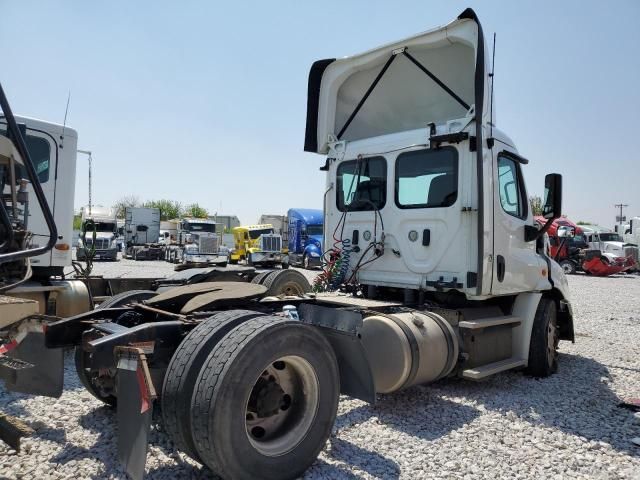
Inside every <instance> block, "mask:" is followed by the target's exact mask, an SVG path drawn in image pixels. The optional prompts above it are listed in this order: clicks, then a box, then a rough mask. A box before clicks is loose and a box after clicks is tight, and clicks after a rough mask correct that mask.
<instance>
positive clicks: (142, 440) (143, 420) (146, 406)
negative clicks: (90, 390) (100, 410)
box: [115, 347, 156, 480]
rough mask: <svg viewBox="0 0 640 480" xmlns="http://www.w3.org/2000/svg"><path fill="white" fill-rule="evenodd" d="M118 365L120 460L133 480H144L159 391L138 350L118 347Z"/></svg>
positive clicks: (116, 353) (140, 351)
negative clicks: (154, 408) (150, 431)
mask: <svg viewBox="0 0 640 480" xmlns="http://www.w3.org/2000/svg"><path fill="white" fill-rule="evenodd" d="M115 355H116V358H117V362H118V382H117V386H118V414H117V416H118V460H119V461H120V463H121V464H122V465H123V466H124V469H125V471H126V472H127V473H128V474H129V476H130V477H131V478H132V479H133V480H141V479H142V478H143V477H144V467H145V463H146V460H147V447H148V443H149V430H150V428H151V419H152V416H153V401H154V400H155V398H156V391H155V388H154V386H153V382H152V380H151V375H150V373H149V367H148V365H147V357H146V355H145V354H144V353H143V352H142V350H141V349H139V348H135V347H116V349H115Z"/></svg>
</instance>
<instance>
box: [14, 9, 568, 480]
mask: <svg viewBox="0 0 640 480" xmlns="http://www.w3.org/2000/svg"><path fill="white" fill-rule="evenodd" d="M487 58H488V54H487V50H486V45H485V41H484V35H483V31H482V27H481V25H480V23H479V21H478V19H477V17H476V15H475V13H474V12H473V11H472V10H471V9H467V10H465V11H464V12H463V13H462V14H461V15H460V16H459V17H458V18H456V19H455V20H454V21H453V22H451V23H449V24H448V25H446V26H443V27H439V28H436V29H434V30H431V31H428V32H426V33H422V34H419V35H416V36H413V37H410V38H407V39H404V40H401V41H398V42H394V43H392V44H388V45H385V46H382V47H379V48H376V49H374V50H370V51H368V52H366V53H364V54H361V55H357V56H353V57H345V58H341V59H339V60H335V59H327V60H321V61H318V62H315V63H314V64H313V66H312V67H311V71H310V74H309V83H308V100H307V128H306V138H305V150H306V151H309V152H315V153H318V154H321V155H323V156H324V160H325V166H324V167H323V169H324V171H325V172H326V178H327V189H326V194H325V197H324V217H325V221H324V225H325V234H324V244H325V245H327V246H332V250H331V251H330V252H329V254H328V258H327V268H326V270H325V271H324V272H323V275H324V276H325V277H326V280H327V282H326V284H327V285H328V286H329V288H330V289H333V288H340V289H342V290H346V291H351V292H353V293H355V295H353V296H345V295H341V296H335V295H333V294H331V293H328V294H320V295H318V296H317V297H313V298H312V297H305V296H299V295H298V296H297V297H285V298H281V297H274V296H268V297H265V296H264V295H265V293H266V289H267V288H270V287H272V286H273V285H274V284H275V283H280V284H282V285H287V284H288V283H289V282H291V281H292V279H293V277H294V276H295V275H296V274H299V273H298V272H295V271H292V270H278V271H274V272H271V273H267V274H265V275H258V276H257V277H255V279H254V280H255V282H254V283H238V282H232V283H227V284H221V283H213V284H209V285H206V284H198V285H188V286H185V287H179V288H176V289H172V290H167V291H164V292H162V293H160V294H158V293H157V292H150V291H132V292H126V293H124V294H123V295H122V296H120V297H118V298H116V297H114V298H113V299H112V301H110V303H109V305H108V307H110V308H101V309H98V310H94V311H92V312H88V313H86V314H83V315H78V316H75V317H72V318H68V319H62V320H57V321H53V322H50V323H47V328H46V331H45V333H44V335H43V336H44V344H40V345H38V343H37V342H34V343H33V345H32V347H31V350H30V353H34V352H36V351H48V350H51V349H54V350H56V349H57V350H62V348H64V347H71V346H75V347H76V358H77V359H78V374H79V376H80V378H81V380H82V381H83V383H84V385H85V386H86V388H87V389H88V390H89V391H90V392H91V393H92V394H93V395H95V396H96V397H97V398H99V399H101V400H102V401H104V402H105V403H110V404H116V403H117V409H118V415H117V418H118V421H119V428H118V435H119V438H118V456H119V458H120V460H121V461H122V462H123V463H124V464H125V468H126V470H127V472H128V473H129V474H130V475H131V476H132V478H134V479H138V478H141V477H142V476H143V475H144V466H145V457H146V452H147V445H146V444H147V441H148V432H149V429H150V425H151V418H152V413H153V408H154V403H157V404H160V405H161V407H162V408H161V412H162V421H163V429H164V430H165V431H167V432H168V434H169V435H170V436H171V438H172V439H173V442H174V445H175V446H176V448H178V449H179V450H181V451H183V452H185V453H186V454H188V455H190V456H191V457H193V458H195V459H197V460H198V461H199V462H200V463H202V464H204V465H206V466H208V467H209V468H211V469H212V470H213V471H215V472H216V473H217V474H218V475H220V476H221V477H222V478H225V479H253V478H265V479H287V478H296V477H298V476H300V475H301V474H302V473H303V472H304V471H305V469H307V468H308V467H309V466H310V465H311V464H312V463H313V462H314V461H315V460H316V457H317V455H318V453H319V452H320V451H321V450H322V449H323V448H324V447H325V445H326V441H327V439H328V437H329V435H330V433H331V430H332V428H333V423H334V420H335V418H336V413H337V407H338V401H339V396H340V394H341V393H342V394H344V395H349V396H352V397H356V398H359V399H362V400H364V401H367V402H371V403H373V402H375V401H376V398H377V395H379V394H392V393H393V392H396V391H398V390H401V389H405V388H410V387H412V386H414V385H417V384H427V383H430V382H433V381H436V380H438V379H440V378H443V377H448V376H457V377H461V378H464V379H469V380H480V379H484V378H488V377H490V376H492V375H495V374H497V373H499V372H502V371H505V370H512V369H524V370H526V371H527V372H528V373H529V374H530V375H533V376H536V377H545V376H548V375H551V374H552V373H554V372H555V371H556V368H557V366H558V343H559V341H560V340H568V341H573V340H574V329H573V314H572V309H571V304H570V301H569V294H568V286H567V281H566V278H565V276H564V273H563V270H562V268H561V267H560V266H559V265H558V264H557V263H556V262H555V261H553V259H551V258H549V256H548V254H547V253H546V250H545V248H544V242H543V235H544V233H545V231H546V230H547V229H548V228H549V227H550V226H551V223H552V222H553V220H554V219H555V218H558V217H559V216H560V214H561V196H562V180H561V177H560V176H559V175H557V174H549V175H547V177H546V179H545V195H544V202H543V203H544V206H543V209H544V217H545V219H547V223H546V224H545V225H544V226H543V227H542V228H540V229H539V228H537V227H535V226H534V221H533V216H532V212H531V211H530V207H529V204H528V200H527V199H528V196H527V190H526V187H525V182H524V171H525V169H526V164H527V163H528V162H527V160H526V158H525V157H524V156H522V155H521V154H520V153H519V152H518V151H517V149H516V147H515V145H514V142H513V141H512V140H511V139H510V138H509V137H508V136H507V135H506V134H504V133H503V132H502V131H500V130H498V129H497V128H496V126H495V120H494V118H493V108H492V105H491V98H492V95H491V91H490V86H491V82H490V75H489V70H488V68H487ZM361 294H364V297H363V295H361ZM34 322H36V325H37V324H38V322H40V323H42V320H33V319H32V320H31V323H24V322H23V323H18V322H16V323H15V324H14V326H13V327H12V329H11V332H13V333H11V334H10V335H9V336H8V340H9V341H12V339H14V338H17V335H20V334H21V333H23V332H25V331H26V329H27V328H33V325H34ZM25 325H27V326H25ZM38 348H39V349H40V350H38ZM33 358H37V356H36V355H35V354H34V357H33ZM36 364H38V362H36ZM38 366H40V364H38V365H36V367H38ZM34 368H35V367H34ZM41 368H44V367H42V366H41ZM49 368H53V367H49ZM56 368H57V369H58V370H59V371H58V370H56V375H57V376H56V375H52V376H51V378H58V379H60V380H59V381H60V382H61V381H62V380H61V379H62V363H61V362H59V363H58V367H56ZM532 388H535V384H532ZM562 394H563V392H561V391H560V390H559V391H558V395H562Z"/></svg>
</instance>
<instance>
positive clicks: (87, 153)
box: [78, 150, 92, 215]
mask: <svg viewBox="0 0 640 480" xmlns="http://www.w3.org/2000/svg"><path fill="white" fill-rule="evenodd" d="M78 153H83V154H85V155H88V156H89V215H91V205H92V203H91V160H92V158H91V151H90V150H78Z"/></svg>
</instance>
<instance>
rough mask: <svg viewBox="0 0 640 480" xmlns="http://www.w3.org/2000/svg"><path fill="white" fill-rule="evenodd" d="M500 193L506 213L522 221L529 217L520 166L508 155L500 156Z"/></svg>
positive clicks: (501, 202) (501, 203)
mask: <svg viewBox="0 0 640 480" xmlns="http://www.w3.org/2000/svg"><path fill="white" fill-rule="evenodd" d="M498 193H499V195H500V205H502V209H503V210H504V211H505V212H506V213H508V214H509V215H512V216H514V217H517V218H522V219H524V218H526V217H527V202H526V192H525V191H524V182H523V181H522V175H521V173H520V168H519V165H518V163H517V162H516V161H515V160H514V159H512V158H509V157H508V156H506V155H499V156H498Z"/></svg>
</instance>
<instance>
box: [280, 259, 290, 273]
mask: <svg viewBox="0 0 640 480" xmlns="http://www.w3.org/2000/svg"><path fill="white" fill-rule="evenodd" d="M280 268H282V269H283V270H286V269H287V268H289V255H287V256H286V257H284V260H282V263H280Z"/></svg>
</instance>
